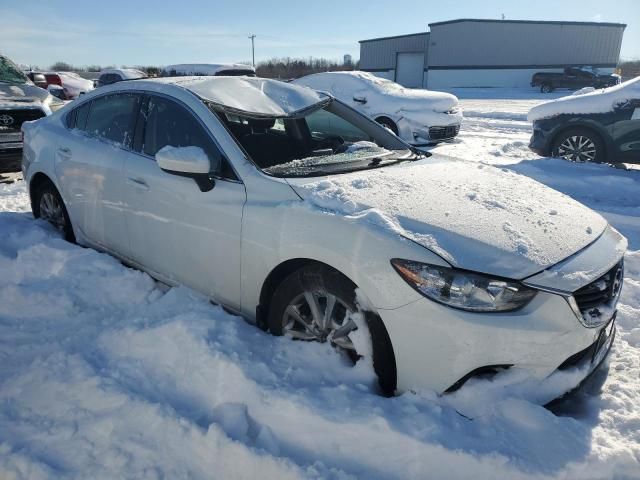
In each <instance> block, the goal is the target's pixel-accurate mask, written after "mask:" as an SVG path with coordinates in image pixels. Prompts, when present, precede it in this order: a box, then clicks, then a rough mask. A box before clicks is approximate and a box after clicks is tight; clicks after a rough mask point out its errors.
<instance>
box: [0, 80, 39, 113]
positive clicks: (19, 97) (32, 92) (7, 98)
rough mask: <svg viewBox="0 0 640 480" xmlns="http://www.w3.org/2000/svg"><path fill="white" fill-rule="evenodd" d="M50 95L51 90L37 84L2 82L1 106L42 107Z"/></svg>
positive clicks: (0, 87) (0, 88)
mask: <svg viewBox="0 0 640 480" xmlns="http://www.w3.org/2000/svg"><path fill="white" fill-rule="evenodd" d="M48 97H49V92H47V91H46V90H44V89H42V88H40V87H36V86H35V85H29V84H28V83H24V84H22V85H6V84H2V83H0V107H4V108H7V107H11V108H33V107H40V106H41V105H42V102H44V101H45V100H46V99H47V98H48Z"/></svg>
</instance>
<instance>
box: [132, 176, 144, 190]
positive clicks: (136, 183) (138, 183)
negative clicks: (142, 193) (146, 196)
mask: <svg viewBox="0 0 640 480" xmlns="http://www.w3.org/2000/svg"><path fill="white" fill-rule="evenodd" d="M127 181H128V182H129V183H130V184H131V185H133V186H134V187H136V188H138V189H140V190H149V185H147V182H145V181H144V180H143V179H142V178H133V177H129V178H127Z"/></svg>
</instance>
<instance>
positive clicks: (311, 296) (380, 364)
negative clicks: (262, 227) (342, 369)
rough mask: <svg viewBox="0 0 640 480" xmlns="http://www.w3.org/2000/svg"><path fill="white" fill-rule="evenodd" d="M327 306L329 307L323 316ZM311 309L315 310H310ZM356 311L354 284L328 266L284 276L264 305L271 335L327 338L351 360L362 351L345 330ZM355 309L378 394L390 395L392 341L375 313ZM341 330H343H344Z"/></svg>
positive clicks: (348, 329) (392, 386) (392, 388)
mask: <svg viewBox="0 0 640 480" xmlns="http://www.w3.org/2000/svg"><path fill="white" fill-rule="evenodd" d="M312 305H313V306H312ZM330 305H331V307H332V308H331V311H330V314H329V315H327V314H326V312H327V308H328V307H329V306H330ZM314 308H315V310H316V315H314V314H313V309H314ZM357 312H359V309H358V306H357V303H356V286H355V285H354V284H353V283H352V282H351V281H350V280H349V279H348V278H347V277H345V276H344V275H342V274H341V273H340V272H338V271H336V270H334V269H332V268H329V267H327V266H324V265H321V264H310V265H307V266H305V267H302V268H300V269H299V270H296V271H295V272H293V273H292V274H290V275H289V276H287V277H286V278H285V279H284V280H283V281H282V283H280V285H279V286H278V287H277V288H276V290H275V292H274V294H273V297H272V299H271V302H270V306H269V314H268V326H269V331H270V332H271V333H272V334H273V335H276V336H281V335H286V336H289V337H292V338H293V339H297V340H303V341H318V342H323V343H325V342H329V343H331V345H332V346H333V347H335V348H336V349H338V350H339V351H341V352H342V353H344V354H345V355H346V356H348V357H349V358H350V359H351V361H353V363H354V364H355V363H356V362H357V361H358V360H359V359H360V358H361V356H360V354H359V353H358V352H357V351H356V350H355V347H354V346H353V343H352V342H351V340H350V339H349V338H348V333H350V332H353V331H354V330H356V329H357V327H355V322H353V320H352V319H351V318H350V317H349V314H355V313H357ZM360 313H362V314H363V316H364V320H365V323H366V326H367V328H368V330H369V334H370V336H371V344H372V350H373V367H374V370H375V372H376V375H377V376H378V383H379V386H380V390H381V393H382V394H383V395H385V396H391V395H393V394H394V392H395V390H396V381H397V377H396V363H395V356H394V354H393V348H392V346H391V340H390V339H389V335H388V333H387V330H386V328H385V327H384V324H383V323H382V320H381V319H380V317H379V316H378V315H376V314H375V313H373V312H369V311H366V312H360ZM327 317H329V318H328V320H329V321H328V322H326V323H328V324H329V325H319V324H318V323H325V322H322V320H324V319H326V318H327ZM320 319H322V320H320ZM316 320H320V322H317V321H316ZM349 325H351V326H349ZM361 325H362V324H361ZM341 329H342V331H341ZM344 332H347V334H346V335H343V333H344Z"/></svg>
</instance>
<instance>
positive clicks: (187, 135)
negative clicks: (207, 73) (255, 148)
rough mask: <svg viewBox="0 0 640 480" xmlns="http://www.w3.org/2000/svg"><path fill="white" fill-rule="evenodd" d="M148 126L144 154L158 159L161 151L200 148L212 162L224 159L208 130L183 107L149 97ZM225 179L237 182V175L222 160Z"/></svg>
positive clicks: (143, 143) (144, 140)
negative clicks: (176, 148) (173, 148)
mask: <svg viewBox="0 0 640 480" xmlns="http://www.w3.org/2000/svg"><path fill="white" fill-rule="evenodd" d="M142 116H144V117H146V124H145V128H144V133H143V135H142V148H141V149H142V151H143V152H144V153H145V154H147V155H150V156H155V154H156V153H157V152H158V150H160V149H162V148H163V147H165V146H167V145H169V146H171V147H200V148H202V149H203V150H204V151H205V153H206V154H207V156H208V157H209V158H210V159H213V158H218V157H220V156H221V153H220V151H219V150H218V147H217V146H216V145H215V144H214V143H213V141H212V140H211V137H210V136H209V134H208V133H207V132H206V130H205V128H204V127H203V126H202V125H201V124H200V122H198V120H197V119H196V118H195V117H194V115H193V114H192V113H191V112H190V111H188V110H187V109H186V108H185V107H183V106H182V105H180V104H178V103H176V102H174V101H172V100H169V99H167V98H163V97H153V96H152V97H150V98H149V101H148V102H147V107H146V115H144V114H143V115H142ZM220 175H221V176H222V177H223V178H229V179H233V180H236V179H237V176H236V175H235V173H234V172H233V169H232V168H231V166H230V165H229V163H228V162H227V161H226V159H224V158H223V159H222V170H221V172H220Z"/></svg>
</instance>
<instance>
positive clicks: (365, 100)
mask: <svg viewBox="0 0 640 480" xmlns="http://www.w3.org/2000/svg"><path fill="white" fill-rule="evenodd" d="M353 101H354V102H358V103H362V104H363V105H364V104H365V103H367V99H366V98H365V97H355V96H354V97H353Z"/></svg>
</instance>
